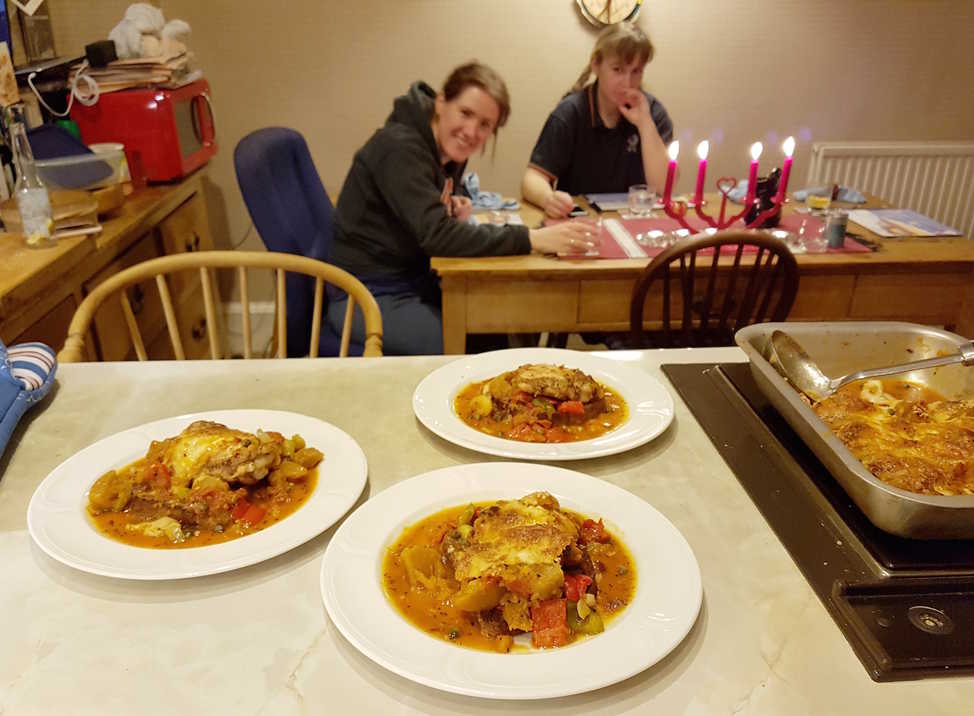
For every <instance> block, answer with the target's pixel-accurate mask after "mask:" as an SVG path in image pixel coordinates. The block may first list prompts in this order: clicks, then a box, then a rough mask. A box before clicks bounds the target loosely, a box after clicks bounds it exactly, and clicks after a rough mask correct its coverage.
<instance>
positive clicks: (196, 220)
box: [159, 194, 213, 303]
mask: <svg viewBox="0 0 974 716" xmlns="http://www.w3.org/2000/svg"><path fill="white" fill-rule="evenodd" d="M159 235H160V236H161V237H162V250H163V251H164V252H165V254H166V255H167V256H171V255H173V254H183V253H190V252H193V251H212V250H213V239H212V237H211V236H210V225H209V222H208V221H207V217H206V204H205V203H204V201H203V196H202V195H201V194H194V195H193V198H192V199H189V200H188V201H187V202H186V203H184V204H183V205H181V206H180V207H179V208H178V209H176V211H174V212H173V213H171V214H170V215H169V216H167V217H166V218H165V219H163V220H162V222H161V223H160V224H159ZM198 286H199V273H198V272H195V271H183V272H180V273H175V274H172V276H171V277H170V280H169V290H170V292H171V293H172V296H173V301H174V302H175V303H181V302H182V300H183V299H184V297H185V296H186V295H187V294H189V293H192V292H193V291H195V290H196V288H197V287H198Z"/></svg>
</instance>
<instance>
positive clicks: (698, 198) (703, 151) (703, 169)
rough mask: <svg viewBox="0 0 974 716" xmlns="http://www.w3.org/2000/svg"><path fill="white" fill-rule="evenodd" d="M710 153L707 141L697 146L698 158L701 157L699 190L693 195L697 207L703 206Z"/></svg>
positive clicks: (698, 177) (698, 173)
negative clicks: (704, 184)
mask: <svg viewBox="0 0 974 716" xmlns="http://www.w3.org/2000/svg"><path fill="white" fill-rule="evenodd" d="M709 151H710V142H708V141H707V140H706V139H705V140H703V141H702V142H700V144H698V145H697V156H698V157H700V164H699V165H698V166H697V190H696V192H694V194H693V200H694V202H696V204H697V206H700V205H701V204H703V183H704V180H705V179H706V178H707V153H708V152H709Z"/></svg>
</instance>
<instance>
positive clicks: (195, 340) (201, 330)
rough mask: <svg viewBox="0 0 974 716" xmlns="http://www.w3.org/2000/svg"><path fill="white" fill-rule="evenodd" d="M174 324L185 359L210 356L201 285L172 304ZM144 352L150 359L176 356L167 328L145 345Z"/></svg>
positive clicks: (169, 358) (208, 330) (208, 327)
mask: <svg viewBox="0 0 974 716" xmlns="http://www.w3.org/2000/svg"><path fill="white" fill-rule="evenodd" d="M174 311H175V313H176V325H177V326H178V327H179V338H180V341H181V342H182V344H183V352H184V353H185V354H186V358H187V359H190V360H192V359H194V358H209V357H210V330H212V329H211V327H210V326H208V325H207V323H206V309H205V308H204V306H203V287H202V286H199V287H198V288H197V290H196V291H194V292H193V293H191V294H190V295H189V296H186V297H184V299H183V301H182V302H181V303H179V304H176V305H175V306H174ZM146 353H147V354H148V355H149V359H150V360H171V359H173V358H175V357H176V354H175V351H173V348H172V341H171V340H170V338H169V330H168V329H166V330H163V331H162V333H161V334H160V335H159V336H158V337H157V338H156V339H155V341H153V343H151V344H150V345H147V346H146Z"/></svg>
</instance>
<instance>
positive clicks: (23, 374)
mask: <svg viewBox="0 0 974 716" xmlns="http://www.w3.org/2000/svg"><path fill="white" fill-rule="evenodd" d="M56 372H57V359H56V358H55V357H54V351H53V350H51V348H50V347H49V346H46V345H44V344H43V343H20V344H18V345H16V346H12V347H10V348H7V347H6V346H5V345H4V344H3V342H2V341H0V455H2V454H3V450H4V448H5V447H7V441H9V440H10V436H11V435H12V434H13V431H14V428H16V427H17V422H18V421H19V420H20V416H21V415H23V414H24V413H25V412H27V408H29V407H30V406H31V405H33V404H34V403H36V402H38V401H39V400H41V399H42V398H43V397H44V396H45V395H47V394H48V393H49V392H50V391H51V386H52V385H53V384H54V374H55V373H56Z"/></svg>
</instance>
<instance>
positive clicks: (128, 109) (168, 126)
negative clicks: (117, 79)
mask: <svg viewBox="0 0 974 716" xmlns="http://www.w3.org/2000/svg"><path fill="white" fill-rule="evenodd" d="M71 118H72V119H73V120H74V121H75V122H77V123H78V128H79V129H80V130H81V139H82V140H83V141H84V142H85V144H95V143H97V142H121V143H122V144H124V145H125V154H126V156H127V158H128V162H129V167H130V168H131V170H132V173H133V174H136V173H138V172H139V169H141V173H142V174H143V175H144V176H145V178H146V179H148V180H149V181H170V180H172V179H180V178H182V177H184V176H186V175H187V174H189V173H191V172H193V171H194V170H196V169H198V168H199V167H201V166H203V165H204V164H206V163H207V162H208V161H209V160H210V157H212V156H213V155H214V154H216V150H217V143H216V125H215V123H214V119H213V107H212V104H211V102H210V85H209V83H208V82H207V81H206V80H203V79H201V80H197V81H196V82H192V83H190V84H188V85H185V86H183V87H179V88H177V89H131V90H120V91H118V92H108V93H106V94H103V95H101V96H100V97H99V98H98V101H97V102H96V103H95V104H93V105H92V106H90V107H86V106H84V105H83V104H81V103H79V102H75V103H74V106H73V107H72V108H71Z"/></svg>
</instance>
